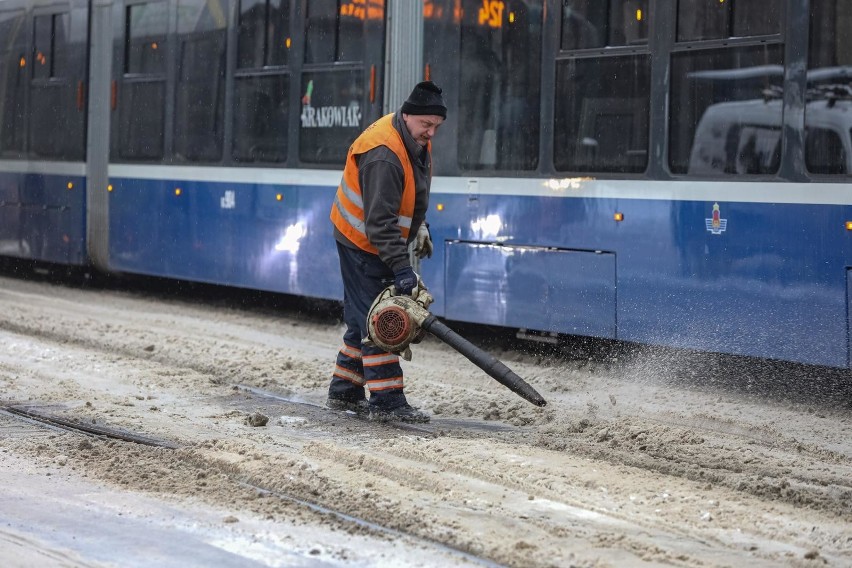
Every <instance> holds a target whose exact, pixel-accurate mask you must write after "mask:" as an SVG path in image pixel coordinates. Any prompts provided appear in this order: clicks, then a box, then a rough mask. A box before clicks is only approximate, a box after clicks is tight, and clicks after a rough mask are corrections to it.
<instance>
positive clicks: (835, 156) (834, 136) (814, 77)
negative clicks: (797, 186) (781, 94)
mask: <svg viewBox="0 0 852 568" xmlns="http://www.w3.org/2000/svg"><path fill="white" fill-rule="evenodd" d="M850 27H852V2H849V1H848V0H811V21H810V46H809V51H808V90H807V98H808V103H807V105H806V106H805V129H806V136H805V166H806V167H807V169H808V171H810V172H812V173H817V174H832V175H847V176H848V175H850V174H852V168H850V151H851V150H850V148H852V138H850V126H852V118H850V117H852V42H850V41H849V32H848V30H849V29H850Z"/></svg>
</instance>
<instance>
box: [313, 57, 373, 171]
mask: <svg viewBox="0 0 852 568" xmlns="http://www.w3.org/2000/svg"><path fill="white" fill-rule="evenodd" d="M301 93H302V114H301V116H300V118H299V120H300V130H299V159H300V160H302V161H303V162H305V163H312V164H342V163H344V162H345V161H346V153H347V151H348V149H349V146H350V145H351V144H352V142H354V141H355V138H357V137H358V134H359V133H360V132H361V122H362V114H363V111H362V108H361V104H362V102H363V100H364V73H363V72H362V71H361V70H337V71H323V72H315V73H304V74H303V75H302V88H301Z"/></svg>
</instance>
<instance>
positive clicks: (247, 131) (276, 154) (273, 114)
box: [233, 75, 290, 163]
mask: <svg viewBox="0 0 852 568" xmlns="http://www.w3.org/2000/svg"><path fill="white" fill-rule="evenodd" d="M289 84H290V77H289V75H273V76H266V77H237V79H236V82H235V92H234V149H233V157H234V159H235V160H237V161H238V162H273V163H281V162H284V161H285V160H286V159H287V124H288V121H287V113H288V109H289V104H288V101H289V89H288V85H289Z"/></svg>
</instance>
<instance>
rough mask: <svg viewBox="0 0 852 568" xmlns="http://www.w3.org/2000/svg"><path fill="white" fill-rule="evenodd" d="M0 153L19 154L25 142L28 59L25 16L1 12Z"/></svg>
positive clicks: (20, 13)
mask: <svg viewBox="0 0 852 568" xmlns="http://www.w3.org/2000/svg"><path fill="white" fill-rule="evenodd" d="M0 37H2V38H5V39H4V41H0V152H2V153H4V154H7V153H9V154H12V155H18V153H19V152H22V151H23V149H24V141H25V140H26V128H25V118H26V117H25V116H24V98H25V96H26V87H27V81H26V80H25V76H26V73H27V71H28V70H27V64H28V58H27V55H26V41H27V37H26V31H25V27H24V13H23V11H20V12H0Z"/></svg>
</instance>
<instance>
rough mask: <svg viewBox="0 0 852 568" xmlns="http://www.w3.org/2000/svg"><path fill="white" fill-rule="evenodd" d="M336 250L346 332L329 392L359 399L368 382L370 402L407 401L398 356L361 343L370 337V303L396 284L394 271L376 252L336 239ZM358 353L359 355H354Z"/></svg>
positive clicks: (390, 403)
mask: <svg viewBox="0 0 852 568" xmlns="http://www.w3.org/2000/svg"><path fill="white" fill-rule="evenodd" d="M337 253H338V255H339V257H340V272H341V275H342V276H343V319H344V321H345V322H346V332H345V333H344V334H343V344H344V347H343V348H342V349H341V350H340V351H339V352H338V354H337V361H336V364H335V372H334V373H333V376H332V379H331V385H329V389H328V394H329V396H330V397H334V398H341V399H346V400H359V399H362V398H364V385H365V384H366V385H367V387H369V389H370V404H371V405H375V406H378V407H381V408H396V407H397V406H401V405H403V404H405V403H406V400H405V395H404V394H403V380H402V367H400V365H399V357H397V356H396V355H394V354H392V353H387V352H386V351H383V350H382V349H380V348H378V347H369V346H366V345H363V344H362V343H361V340H362V339H363V338H365V337H367V313H368V312H369V311H370V306H372V305H373V300H375V299H376V297H377V296H378V295H379V293H380V292H381V291H382V290H384V289H385V288H386V287H388V286H390V285H391V284H393V278H394V276H393V271H391V269H390V268H388V267H387V265H386V264H385V263H384V262H382V260H381V259H380V258H379V257H378V256H377V255H374V254H370V253H368V252H366V251H362V250H360V249H354V248H350V247H347V246H345V245H342V244H340V243H337ZM356 353H359V354H360V356H359V357H355V356H353V355H355V354H356ZM339 369H342V371H339ZM349 373H351V374H349ZM344 375H346V376H344ZM353 376H354V377H357V376H360V377H362V378H363V380H362V382H360V383H359V382H358V381H356V380H353Z"/></svg>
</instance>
